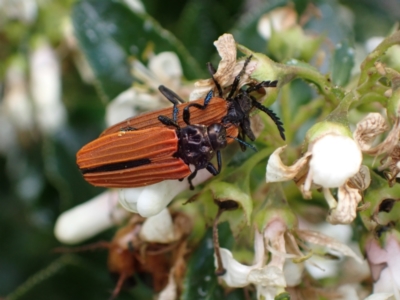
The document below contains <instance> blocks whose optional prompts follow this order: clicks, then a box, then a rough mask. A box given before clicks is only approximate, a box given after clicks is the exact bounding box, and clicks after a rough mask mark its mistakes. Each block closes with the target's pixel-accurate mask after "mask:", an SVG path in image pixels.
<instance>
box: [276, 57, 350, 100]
mask: <svg viewBox="0 0 400 300" xmlns="http://www.w3.org/2000/svg"><path fill="white" fill-rule="evenodd" d="M279 65H280V67H281V68H282V69H283V71H284V75H285V79H286V80H284V81H288V80H293V79H294V78H301V79H304V80H307V81H310V82H312V83H314V84H315V85H316V86H317V88H318V91H319V92H320V93H321V94H322V95H324V96H325V97H326V99H327V100H328V101H329V102H331V103H332V104H334V105H338V104H339V99H340V97H338V96H337V95H336V94H339V95H340V94H344V92H343V91H342V90H341V89H340V88H333V87H332V84H331V81H330V80H329V78H327V77H325V76H323V75H322V74H321V73H319V72H318V71H316V70H314V69H312V68H311V67H310V68H308V67H299V66H292V65H282V64H279ZM335 93H336V94H335Z"/></svg>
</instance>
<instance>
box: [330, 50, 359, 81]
mask: <svg viewBox="0 0 400 300" xmlns="http://www.w3.org/2000/svg"><path fill="white" fill-rule="evenodd" d="M353 66H354V49H353V48H352V47H351V46H350V45H349V43H348V42H342V43H339V44H337V45H336V48H335V52H334V54H333V58H332V66H331V70H332V81H333V83H334V84H335V85H340V86H345V85H346V84H347V83H348V82H349V79H350V74H351V70H352V69H353Z"/></svg>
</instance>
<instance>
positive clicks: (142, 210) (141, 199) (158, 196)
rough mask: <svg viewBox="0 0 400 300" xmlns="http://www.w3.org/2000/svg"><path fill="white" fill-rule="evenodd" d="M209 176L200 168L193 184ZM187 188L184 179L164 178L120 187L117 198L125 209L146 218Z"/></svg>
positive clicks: (161, 208)
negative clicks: (135, 186)
mask: <svg viewBox="0 0 400 300" xmlns="http://www.w3.org/2000/svg"><path fill="white" fill-rule="evenodd" d="M210 177H211V174H210V173H209V172H208V171H207V170H205V169H203V170H200V171H199V172H197V175H196V177H195V178H194V180H193V185H198V184H200V183H201V182H203V181H205V180H207V179H208V178H210ZM188 188H189V183H188V181H187V180H186V179H184V180H183V181H178V180H165V181H162V182H159V183H156V184H152V185H149V186H145V187H140V188H131V189H129V188H128V189H121V190H120V193H119V199H120V204H121V205H122V206H123V207H124V208H125V209H126V210H128V211H131V212H135V213H138V214H139V215H141V216H142V217H146V218H147V217H151V216H154V215H157V214H159V213H160V212H161V211H162V210H163V209H164V208H166V207H167V206H168V204H169V203H170V202H171V200H172V199H173V198H174V197H175V196H176V195H178V194H179V193H180V192H182V191H184V190H187V189H188Z"/></svg>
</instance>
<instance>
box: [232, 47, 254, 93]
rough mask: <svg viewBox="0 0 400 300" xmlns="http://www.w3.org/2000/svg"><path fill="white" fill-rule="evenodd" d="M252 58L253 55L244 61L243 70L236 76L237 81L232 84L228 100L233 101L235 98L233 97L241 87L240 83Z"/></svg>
mask: <svg viewBox="0 0 400 300" xmlns="http://www.w3.org/2000/svg"><path fill="white" fill-rule="evenodd" d="M251 58H252V55H250V56H249V57H248V58H246V60H245V61H244V65H243V69H242V70H241V71H240V72H239V74H237V75H236V77H235V80H234V81H233V83H232V88H231V91H230V92H229V95H228V98H227V99H231V98H232V97H233V95H234V94H235V92H236V90H237V88H238V86H239V82H240V77H242V76H243V74H244V72H245V71H246V67H247V65H248V64H249V62H250V60H251Z"/></svg>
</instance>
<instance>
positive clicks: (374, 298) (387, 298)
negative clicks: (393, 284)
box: [364, 293, 396, 300]
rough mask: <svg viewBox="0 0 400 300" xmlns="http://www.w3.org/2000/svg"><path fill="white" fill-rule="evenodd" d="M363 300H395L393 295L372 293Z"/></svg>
mask: <svg viewBox="0 0 400 300" xmlns="http://www.w3.org/2000/svg"><path fill="white" fill-rule="evenodd" d="M364 300H396V298H395V297H394V295H393V293H373V294H372V295H370V296H368V297H367V298H365V299H364Z"/></svg>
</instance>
